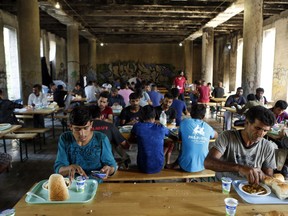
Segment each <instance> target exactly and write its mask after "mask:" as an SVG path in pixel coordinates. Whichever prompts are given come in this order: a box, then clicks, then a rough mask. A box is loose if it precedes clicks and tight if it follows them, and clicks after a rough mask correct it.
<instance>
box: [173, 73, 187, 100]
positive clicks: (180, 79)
mask: <svg viewBox="0 0 288 216" xmlns="http://www.w3.org/2000/svg"><path fill="white" fill-rule="evenodd" d="M185 83H186V78H185V77H184V72H183V71H180V72H179V76H177V77H175V79H174V82H173V84H174V86H175V88H178V89H179V97H178V98H179V99H180V100H182V101H184V92H185Z"/></svg>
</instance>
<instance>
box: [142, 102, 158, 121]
mask: <svg viewBox="0 0 288 216" xmlns="http://www.w3.org/2000/svg"><path fill="white" fill-rule="evenodd" d="M155 117H156V112H155V109H154V107H153V106H151V105H146V106H144V107H142V109H141V120H142V121H146V120H149V119H153V118H155Z"/></svg>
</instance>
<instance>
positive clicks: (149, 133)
mask: <svg viewBox="0 0 288 216" xmlns="http://www.w3.org/2000/svg"><path fill="white" fill-rule="evenodd" d="M155 116H156V113H155V110H154V108H153V106H151V105H146V106H144V107H143V108H142V110H141V119H142V120H143V122H137V123H136V124H134V126H133V128H132V131H131V139H133V138H135V137H136V139H137V144H138V153H137V165H138V168H139V169H140V170H141V171H142V172H145V173H150V174H152V173H158V172H160V171H161V170H162V168H163V167H164V162H165V160H164V151H163V149H164V138H165V136H167V135H168V134H169V130H168V128H166V127H164V126H163V125H161V124H156V123H155Z"/></svg>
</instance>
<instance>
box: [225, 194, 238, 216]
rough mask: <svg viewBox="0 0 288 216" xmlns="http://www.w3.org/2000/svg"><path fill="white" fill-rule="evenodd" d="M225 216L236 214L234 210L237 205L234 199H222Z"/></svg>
mask: <svg viewBox="0 0 288 216" xmlns="http://www.w3.org/2000/svg"><path fill="white" fill-rule="evenodd" d="M224 202H225V209H226V216H233V215H235V214H236V208H237V205H238V200H237V199H234V198H226V199H224Z"/></svg>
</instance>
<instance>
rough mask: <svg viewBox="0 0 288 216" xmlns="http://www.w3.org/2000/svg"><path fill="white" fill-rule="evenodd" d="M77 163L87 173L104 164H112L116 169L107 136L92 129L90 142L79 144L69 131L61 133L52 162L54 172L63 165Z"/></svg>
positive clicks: (57, 171) (98, 168)
mask: <svg viewBox="0 0 288 216" xmlns="http://www.w3.org/2000/svg"><path fill="white" fill-rule="evenodd" d="M71 164H78V165H79V166H81V167H82V169H83V170H84V171H85V173H86V174H87V175H90V173H91V171H92V170H100V169H101V168H102V167H103V166H104V165H108V166H113V167H114V169H115V171H116V170H117V164H116V161H115V159H114V157H113V154H112V150H111V144H110V142H109V140H108V138H107V136H106V135H105V134H103V133H100V132H97V131H94V132H93V137H92V139H91V140H90V142H89V143H88V144H87V145H85V146H79V145H78V144H77V142H76V140H75V138H74V136H73V134H72V132H71V131H68V132H65V133H63V134H62V135H61V136H60V138H59V141H58V153H57V157H56V161H55V164H54V170H55V173H59V169H60V168H61V167H63V166H69V165H71Z"/></svg>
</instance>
